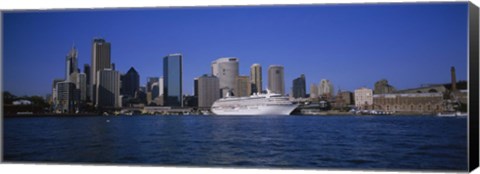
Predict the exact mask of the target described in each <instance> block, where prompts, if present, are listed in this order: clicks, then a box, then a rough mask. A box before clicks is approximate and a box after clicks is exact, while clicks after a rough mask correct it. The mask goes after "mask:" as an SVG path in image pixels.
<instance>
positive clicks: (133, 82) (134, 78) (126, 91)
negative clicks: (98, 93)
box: [120, 67, 140, 98]
mask: <svg viewBox="0 0 480 174" xmlns="http://www.w3.org/2000/svg"><path fill="white" fill-rule="evenodd" d="M121 84H122V86H121V89H120V94H121V95H123V96H124V97H127V98H133V97H134V96H135V91H137V90H138V89H139V88H140V75H138V72H137V71H136V70H135V68H133V67H130V69H129V70H128V72H127V73H126V74H124V75H122V76H121Z"/></svg>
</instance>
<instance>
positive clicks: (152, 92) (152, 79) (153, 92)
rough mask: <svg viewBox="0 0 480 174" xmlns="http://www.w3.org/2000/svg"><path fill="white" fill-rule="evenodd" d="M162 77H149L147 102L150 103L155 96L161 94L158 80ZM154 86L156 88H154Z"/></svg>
mask: <svg viewBox="0 0 480 174" xmlns="http://www.w3.org/2000/svg"><path fill="white" fill-rule="evenodd" d="M159 81H160V78H158V77H148V78H147V86H146V87H147V92H146V93H147V104H150V103H151V102H152V101H153V100H154V99H155V98H157V97H158V95H159V93H160V92H159V89H158V82H159ZM154 86H156V87H155V89H154Z"/></svg>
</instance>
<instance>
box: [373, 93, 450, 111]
mask: <svg viewBox="0 0 480 174" xmlns="http://www.w3.org/2000/svg"><path fill="white" fill-rule="evenodd" d="M373 103H374V107H373V109H375V110H382V111H386V112H394V113H438V112H443V111H444V110H445V105H444V99H443V93H438V92H437V93H403V94H375V95H373Z"/></svg>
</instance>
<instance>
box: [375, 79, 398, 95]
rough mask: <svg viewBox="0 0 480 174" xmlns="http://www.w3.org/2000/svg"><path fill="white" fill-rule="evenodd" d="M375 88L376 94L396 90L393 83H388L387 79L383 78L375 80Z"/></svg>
mask: <svg viewBox="0 0 480 174" xmlns="http://www.w3.org/2000/svg"><path fill="white" fill-rule="evenodd" d="M374 86H375V88H374V90H373V93H374V94H390V93H393V92H395V87H393V86H392V85H390V84H388V80H387V79H382V80H379V81H377V82H375V85H374Z"/></svg>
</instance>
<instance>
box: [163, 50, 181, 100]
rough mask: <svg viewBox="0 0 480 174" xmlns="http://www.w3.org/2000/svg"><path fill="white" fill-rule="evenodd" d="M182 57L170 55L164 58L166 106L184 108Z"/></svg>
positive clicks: (164, 97)
mask: <svg viewBox="0 0 480 174" xmlns="http://www.w3.org/2000/svg"><path fill="white" fill-rule="evenodd" d="M182 68H183V67H182V55H181V54H170V55H168V56H165V57H164V58H163V80H164V82H163V85H164V86H163V99H164V100H163V101H164V105H166V106H182V107H183V92H182V90H183V89H182V88H183V86H182V85H183V84H182V80H183V79H182V73H183V70H182Z"/></svg>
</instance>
